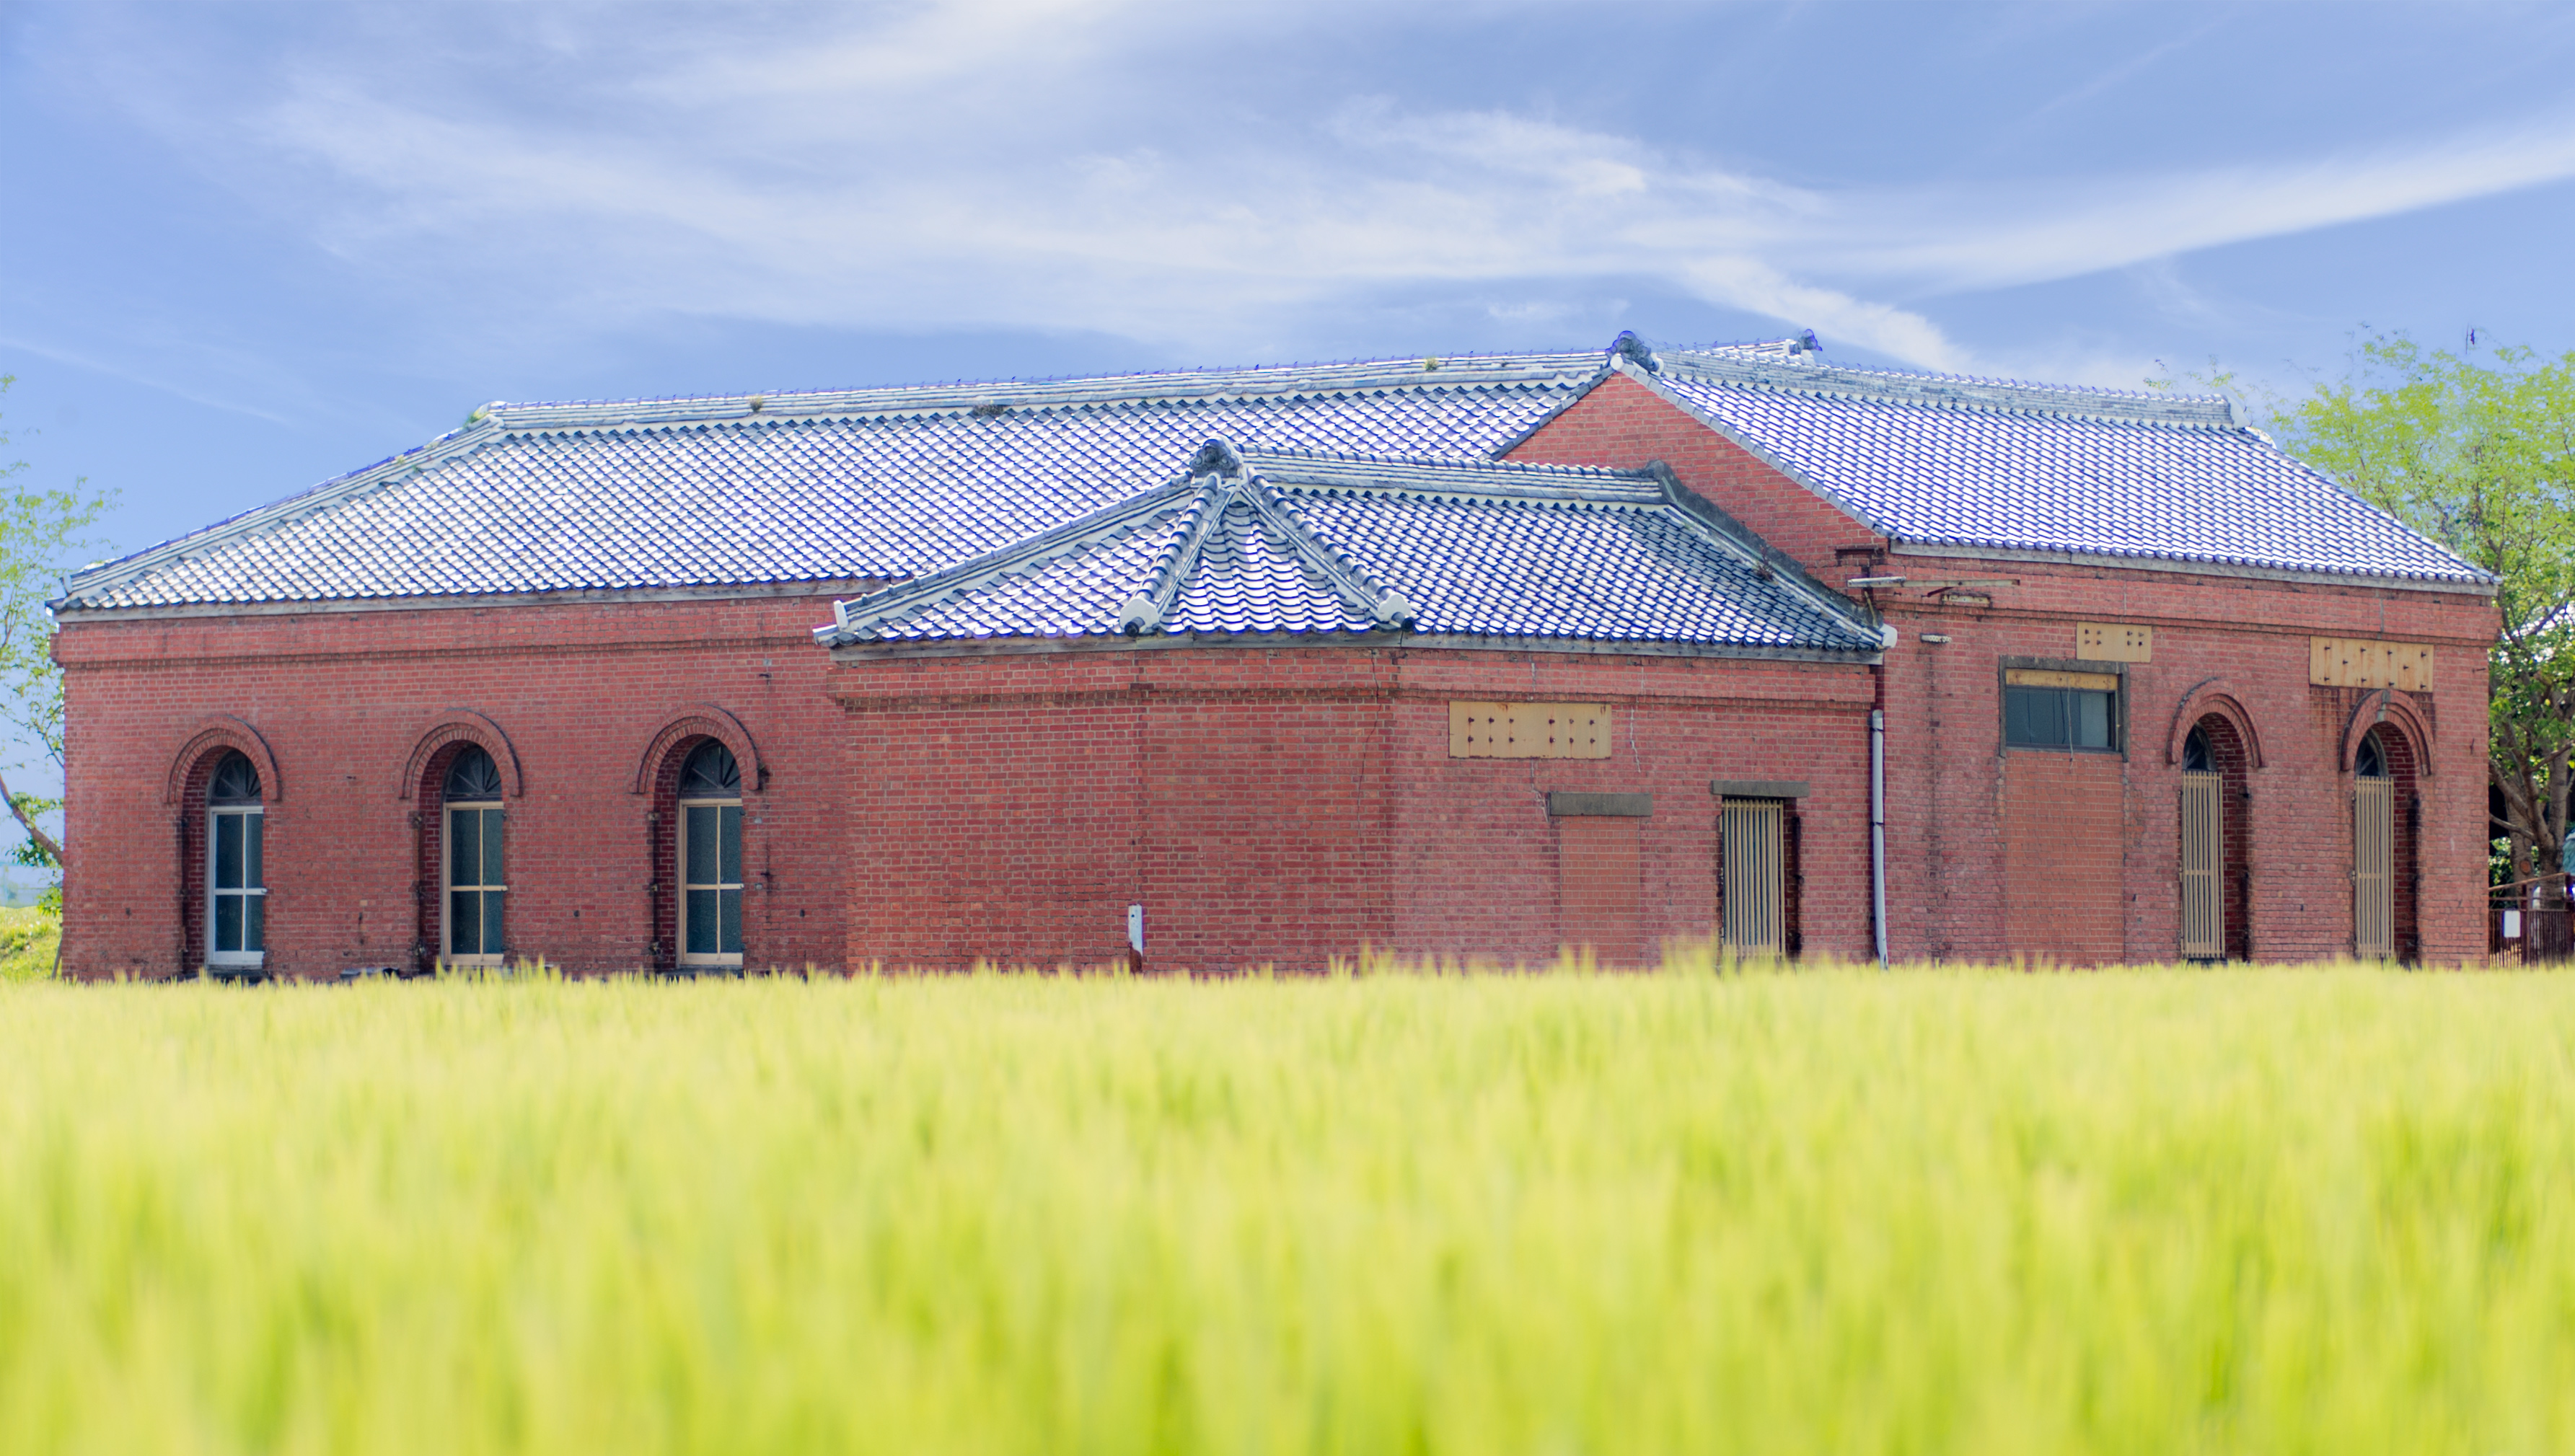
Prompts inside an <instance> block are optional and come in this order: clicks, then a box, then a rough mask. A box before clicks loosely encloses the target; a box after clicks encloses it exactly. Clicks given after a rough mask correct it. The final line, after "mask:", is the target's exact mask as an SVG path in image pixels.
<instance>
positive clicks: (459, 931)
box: [447, 889, 483, 955]
mask: <svg viewBox="0 0 2575 1456" xmlns="http://www.w3.org/2000/svg"><path fill="white" fill-rule="evenodd" d="M447 953H448V954H450V955H480V954H482V953H483V896H482V895H480V894H478V893H476V892H475V891H473V890H470V889H460V890H458V891H456V892H455V893H454V894H451V895H449V896H448V897H447Z"/></svg>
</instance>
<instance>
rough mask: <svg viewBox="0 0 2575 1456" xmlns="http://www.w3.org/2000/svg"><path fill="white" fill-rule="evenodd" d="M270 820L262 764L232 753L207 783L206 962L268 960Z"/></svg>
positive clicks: (252, 964) (251, 965)
mask: <svg viewBox="0 0 2575 1456" xmlns="http://www.w3.org/2000/svg"><path fill="white" fill-rule="evenodd" d="M267 820H268V813H267V809H266V807H265V805H263V804H262V802H261V800H260V793H259V769H257V768H256V767H254V766H252V764H251V761H250V759H248V758H246V757H244V756H242V755H241V754H240V753H237V752H234V753H226V754H225V755H224V756H223V758H222V760H221V761H220V762H218V763H216V764H215V771H214V776H213V777H212V778H211V779H209V780H208V781H207V784H206V964H207V965H209V966H212V967H215V968H217V969H223V968H227V967H229V968H232V969H235V970H251V969H257V968H259V967H260V966H262V965H264V964H265V963H266V961H267V957H268V866H267V863H266V859H267V855H266V852H265V851H266V848H267V845H266V839H267V835H266V833H265V832H264V830H265V828H266V826H267Z"/></svg>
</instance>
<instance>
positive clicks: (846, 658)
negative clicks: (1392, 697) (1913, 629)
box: [831, 633, 1886, 667]
mask: <svg viewBox="0 0 2575 1456" xmlns="http://www.w3.org/2000/svg"><path fill="white" fill-rule="evenodd" d="M1180 648H1216V649H1224V648H1240V649H1255V648H1260V649H1271V650H1276V649H1280V648H1310V649H1322V650H1328V651H1337V652H1349V651H1356V650H1359V649H1369V650H1378V651H1403V652H1413V651H1425V650H1442V651H1449V652H1486V653H1551V654H1560V655H1563V656H1566V657H1590V658H1712V659H1731V660H1743V661H1755V662H1773V663H1825V664H1840V665H1845V666H1850V667H1875V666H1877V665H1878V664H1880V663H1883V662H1884V661H1886V655H1885V653H1884V652H1883V651H1881V650H1877V649H1871V650H1868V651H1834V650H1827V649H1819V648H1774V647H1757V646H1742V645H1730V644H1715V643H1669V642H1614V641H1608V640H1592V639H1584V638H1553V637H1489V636H1480V635H1473V634H1462V633H1433V634H1418V633H1382V634H1378V633H1370V634H1367V635H1365V636H1357V635H1350V636H1344V637H1341V638H1338V639H1335V640H1330V641H1319V640H1317V637H1316V636H1315V635H1313V634H1296V633H1188V634H1156V635H1154V636H1151V637H1132V638H1131V637H1124V636H1119V635H1115V634H1105V633H1104V634H1099V635H1089V636H1083V637H1040V638H1028V637H1014V638H982V639H977V640H975V641H971V642H959V641H955V640H946V639H943V640H939V641H934V642H922V643H900V642H875V643H863V644H857V645H854V646H850V647H839V648H833V649H831V654H832V661H833V662H835V663H874V662H885V661H889V660H895V659H905V660H909V659H919V658H1027V657H1061V656H1069V655H1077V654H1085V653H1132V652H1161V651H1170V650H1174V649H1180Z"/></svg>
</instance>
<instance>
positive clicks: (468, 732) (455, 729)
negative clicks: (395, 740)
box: [397, 708, 527, 798]
mask: <svg viewBox="0 0 2575 1456" xmlns="http://www.w3.org/2000/svg"><path fill="white" fill-rule="evenodd" d="M458 742H469V743H474V744H476V745H478V746H480V747H481V748H482V749H483V751H484V752H487V753H489V754H491V755H492V761H493V763H494V764H496V765H498V766H499V768H500V770H501V788H502V791H503V792H504V793H506V794H508V795H509V796H510V797H512V798H517V797H519V796H520V795H522V794H524V793H525V792H527V785H526V784H524V783H523V782H521V781H520V778H519V750H518V749H516V748H514V747H512V746H511V745H510V735H509V734H508V733H505V732H503V731H501V726H500V725H499V724H497V723H494V722H493V721H492V720H490V719H488V718H485V717H484V716H483V715H482V714H479V713H476V712H474V711H473V710H472V709H470V708H458V709H450V710H449V711H448V712H446V713H444V714H442V715H440V716H439V720H438V722H437V723H435V724H432V725H431V726H430V727H429V728H427V729H426V730H425V731H423V732H422V733H421V735H420V739H419V741H418V742H417V743H415V744H414V745H413V747H412V750H411V761H410V762H408V763H405V764H404V765H403V775H402V789H401V792H400V793H399V794H398V795H397V796H398V797H401V798H417V797H419V796H420V791H421V784H422V783H423V782H425V781H426V780H427V778H428V775H429V770H430V767H431V763H432V760H433V759H437V758H439V757H440V755H441V750H442V749H444V748H446V747H447V746H448V745H449V744H451V743H458ZM440 766H441V767H442V768H443V767H444V764H443V763H442V764H441V765H440Z"/></svg>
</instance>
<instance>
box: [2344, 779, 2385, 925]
mask: <svg viewBox="0 0 2575 1456" xmlns="http://www.w3.org/2000/svg"><path fill="white" fill-rule="evenodd" d="M2351 861H2352V862H2351V923H2352V948H2353V949H2354V950H2355V951H2357V952H2358V953H2359V954H2360V955H2362V956H2363V957H2366V958H2370V959H2377V960H2385V959H2389V958H2391V957H2393V956H2394V955H2395V954H2396V908H2395V902H2394V899H2393V898H2392V896H2391V894H2390V890H2391V888H2392V886H2393V883H2394V881H2395V878H2396V872H2395V871H2396V862H2395V861H2396V782H2395V780H2394V779H2392V778H2361V779H2359V780H2357V781H2356V783H2355V786H2354V788H2353V790H2352V796H2351Z"/></svg>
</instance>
